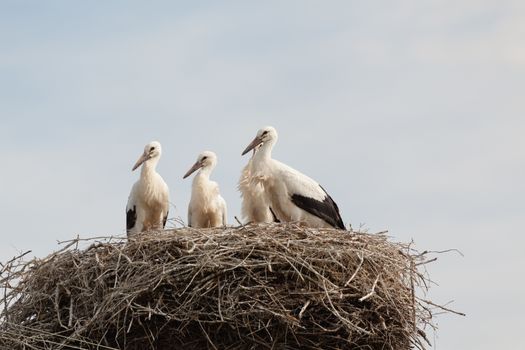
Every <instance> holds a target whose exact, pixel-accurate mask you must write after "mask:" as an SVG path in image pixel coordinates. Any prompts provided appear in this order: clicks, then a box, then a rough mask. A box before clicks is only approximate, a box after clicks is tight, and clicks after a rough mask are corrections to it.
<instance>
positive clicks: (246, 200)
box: [238, 146, 275, 223]
mask: <svg viewBox="0 0 525 350" xmlns="http://www.w3.org/2000/svg"><path fill="white" fill-rule="evenodd" d="M259 147H260V146H257V147H256V148H254V150H253V152H254V155H255V153H256V152H257V150H258V148H259ZM252 166H253V156H252V157H251V158H250V160H249V161H248V164H246V166H245V167H244V168H243V169H242V171H241V177H240V179H239V185H238V189H239V192H241V199H242V202H241V217H242V220H243V221H244V222H245V223H265V222H273V221H274V220H275V218H274V217H273V214H272V212H271V210H270V204H269V203H268V200H267V198H266V196H265V194H264V187H263V186H262V184H261V183H260V182H259V181H257V180H256V179H254V178H253V176H252V172H253V170H252Z"/></svg>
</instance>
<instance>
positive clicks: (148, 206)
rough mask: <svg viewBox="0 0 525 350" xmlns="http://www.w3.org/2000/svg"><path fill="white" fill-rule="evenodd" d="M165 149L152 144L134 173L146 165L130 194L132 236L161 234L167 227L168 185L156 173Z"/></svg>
mask: <svg viewBox="0 0 525 350" xmlns="http://www.w3.org/2000/svg"><path fill="white" fill-rule="evenodd" d="M161 153H162V149H161V146H160V143H159V142H157V141H152V142H150V143H148V144H147V145H146V146H145V147H144V152H143V153H142V155H141V156H140V158H139V159H138V160H137V162H136V163H135V165H134V166H133V168H132V169H131V170H132V171H134V170H135V169H137V168H138V167H139V166H141V165H142V170H141V172H140V178H139V180H138V181H137V182H135V184H134V185H133V187H132V188H131V193H130V194H129V198H128V204H127V206H126V231H127V234H128V236H131V235H133V234H136V233H140V232H143V231H148V230H160V229H162V228H164V226H165V225H166V220H167V218H168V210H169V190H168V185H166V183H165V182H164V180H163V179H162V177H161V176H160V175H159V174H158V173H157V171H156V170H155V168H156V166H157V163H158V162H159V159H160V155H161Z"/></svg>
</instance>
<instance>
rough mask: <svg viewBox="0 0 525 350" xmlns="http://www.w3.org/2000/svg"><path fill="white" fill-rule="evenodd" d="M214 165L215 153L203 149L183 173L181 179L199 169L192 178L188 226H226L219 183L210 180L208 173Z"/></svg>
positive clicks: (225, 213)
mask: <svg viewBox="0 0 525 350" xmlns="http://www.w3.org/2000/svg"><path fill="white" fill-rule="evenodd" d="M216 165H217V156H216V155H215V153H213V152H210V151H205V152H202V153H201V154H199V156H198V157H197V161H196V162H195V164H193V166H192V167H191V168H190V170H188V172H187V173H186V174H184V177H183V179H185V178H187V177H188V176H190V175H191V174H192V173H193V172H194V171H196V170H198V169H200V170H199V172H198V173H197V175H195V177H194V178H193V183H192V188H191V200H190V204H189V205H188V226H190V227H197V228H201V227H220V226H226V215H227V209H226V201H225V200H224V198H222V197H221V195H220V194H219V185H218V184H217V183H216V182H215V181H210V174H211V172H212V171H213V169H214V168H215V166H216Z"/></svg>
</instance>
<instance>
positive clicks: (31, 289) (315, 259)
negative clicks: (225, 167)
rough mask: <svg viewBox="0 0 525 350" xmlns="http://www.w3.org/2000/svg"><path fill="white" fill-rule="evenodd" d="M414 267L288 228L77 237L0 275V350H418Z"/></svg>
mask: <svg viewBox="0 0 525 350" xmlns="http://www.w3.org/2000/svg"><path fill="white" fill-rule="evenodd" d="M82 242H87V244H85V245H84V246H85V247H84V248H82V249H81V248H80V247H79V246H82ZM425 259H426V258H425V254H418V253H417V252H416V251H414V250H413V249H412V248H411V247H410V245H407V244H399V243H392V242H390V241H389V240H388V237H387V236H386V235H384V234H365V233H357V232H347V231H341V230H334V229H311V228H304V227H300V226H297V225H294V224H286V225H284V224H268V225H248V226H242V227H237V228H217V229H192V228H183V229H176V230H166V231H162V232H152V233H144V234H140V235H138V236H136V237H135V238H132V239H130V240H129V241H128V240H126V239H125V238H114V237H107V238H93V239H88V240H81V239H75V240H72V241H69V242H68V244H67V245H66V246H65V247H64V248H63V249H62V250H60V251H58V252H56V253H53V254H51V255H49V256H48V257H46V258H44V259H33V260H31V261H29V262H24V261H23V259H22V258H21V257H19V258H17V259H13V260H11V261H10V262H8V263H6V264H2V265H1V266H0V268H1V269H2V270H1V273H2V274H1V280H0V286H1V287H2V289H4V296H3V301H2V303H3V310H2V311H1V314H0V348H6V349H7V348H9V349H55V348H68V349H94V348H97V349H114V348H118V349H173V348H181V349H182V348H184V349H255V348H256V349H265V348H268V349H277V348H278V349H298V348H300V349H410V348H412V347H417V348H424V345H423V342H422V340H426V338H425V335H424V333H423V329H424V328H425V327H426V326H427V325H429V324H430V322H431V318H432V312H433V311H432V308H431V306H433V305H434V304H432V303H431V302H429V301H424V300H423V299H420V298H419V297H418V296H419V295H420V294H421V292H424V291H426V277H425V274H424V273H421V272H420V271H419V270H418V264H422V263H425Z"/></svg>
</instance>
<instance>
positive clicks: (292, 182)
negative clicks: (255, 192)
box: [242, 126, 345, 230]
mask: <svg viewBox="0 0 525 350" xmlns="http://www.w3.org/2000/svg"><path fill="white" fill-rule="evenodd" d="M276 142H277V130H275V128H273V127H271V126H267V127H264V128H262V129H260V130H259V131H258V132H257V136H256V137H255V138H254V139H253V141H252V142H251V143H250V144H249V145H248V147H246V149H245V150H244V151H243V152H242V155H245V154H246V153H248V152H249V151H250V150H252V149H254V148H255V147H257V146H259V145H261V146H260V149H259V150H258V151H257V152H255V155H254V156H253V159H252V162H253V165H252V176H253V177H254V179H255V180H256V181H258V182H260V183H261V184H262V186H263V188H264V192H265V195H266V197H267V199H268V202H269V203H270V207H271V209H272V211H273V212H274V213H275V215H276V216H277V218H278V219H279V220H280V221H281V222H290V221H298V222H301V223H303V224H306V225H307V226H310V227H335V228H340V229H343V230H344V229H345V225H344V223H343V220H342V219H341V215H340V214H339V208H338V207H337V204H336V203H335V202H334V201H333V199H332V197H330V195H328V193H327V192H326V191H325V190H324V188H322V187H321V185H319V184H318V183H317V182H316V181H314V180H312V179H311V178H309V177H308V176H306V175H304V174H302V173H300V172H298V171H297V170H295V169H293V168H291V167H289V166H288V165H286V164H283V163H281V162H279V161H277V160H275V159H272V149H273V146H274V145H275V143H276Z"/></svg>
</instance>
